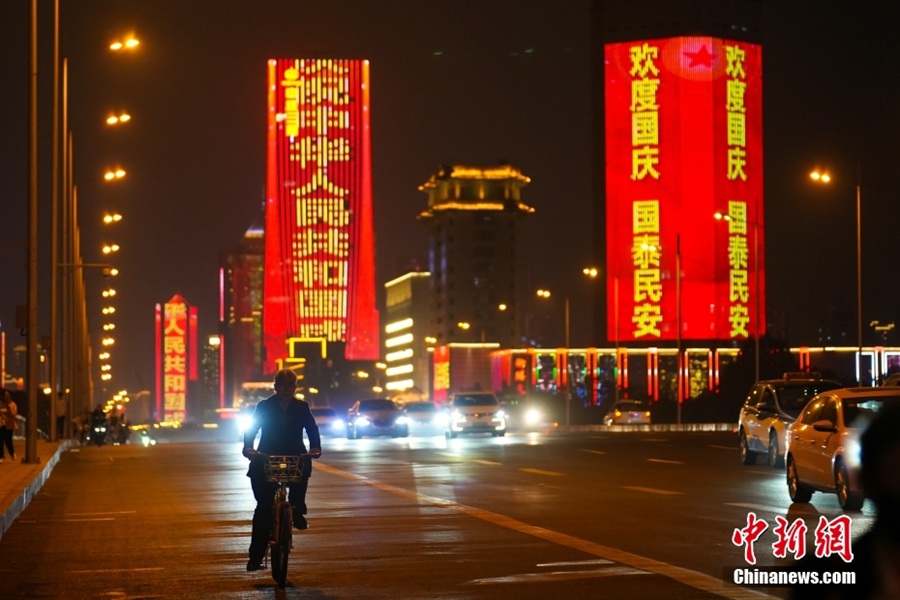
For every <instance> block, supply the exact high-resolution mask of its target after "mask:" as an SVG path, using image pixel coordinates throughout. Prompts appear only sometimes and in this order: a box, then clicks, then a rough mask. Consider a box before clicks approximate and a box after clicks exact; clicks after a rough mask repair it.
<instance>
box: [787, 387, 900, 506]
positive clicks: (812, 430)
mask: <svg viewBox="0 0 900 600" xmlns="http://www.w3.org/2000/svg"><path fill="white" fill-rule="evenodd" d="M887 406H900V389H897V388H896V387H893V388H883V387H879V388H872V387H856V388H844V389H837V390H831V391H827V392H823V393H821V394H819V395H817V396H816V397H815V398H813V399H812V400H811V401H810V402H809V403H808V404H807V405H806V408H804V409H803V412H801V413H800V416H799V418H798V419H797V420H796V421H794V422H793V423H792V424H791V425H790V427H788V436H787V453H786V455H785V462H786V464H787V486H788V494H789V495H790V497H791V501H793V502H801V503H806V502H809V501H810V499H811V498H812V495H813V493H814V492H816V491H823V492H828V493H834V494H837V497H838V503H840V505H841V508H844V509H845V510H855V509H859V508H861V507H862V505H863V501H864V500H865V494H864V493H863V490H862V489H861V487H860V485H859V478H858V469H859V437H860V436H861V435H862V433H863V431H864V430H865V428H866V426H867V425H868V424H869V423H870V422H871V421H872V419H873V418H874V417H875V415H876V414H878V413H879V412H880V411H882V410H884V409H885V408H886V407H887ZM897 434H898V435H900V432H897Z"/></svg>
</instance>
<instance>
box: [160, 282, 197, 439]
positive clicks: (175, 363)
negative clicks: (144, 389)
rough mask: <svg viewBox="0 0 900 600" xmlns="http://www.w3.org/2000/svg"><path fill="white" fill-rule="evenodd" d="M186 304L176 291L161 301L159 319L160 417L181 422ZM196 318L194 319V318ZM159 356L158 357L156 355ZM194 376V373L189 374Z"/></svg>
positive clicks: (185, 385) (184, 402) (185, 369)
mask: <svg viewBox="0 0 900 600" xmlns="http://www.w3.org/2000/svg"><path fill="white" fill-rule="evenodd" d="M189 314H190V311H189V308H188V305H187V303H186V302H185V301H184V298H182V297H181V296H180V295H179V294H175V295H174V296H172V298H171V299H170V300H169V301H168V302H166V303H165V304H164V305H163V322H162V400H163V411H162V414H163V421H166V422H170V423H183V422H184V420H185V416H186V415H187V391H188V377H189V375H190V374H192V372H193V373H194V374H195V373H196V370H195V369H196V366H193V367H192V368H193V369H194V371H192V372H191V371H189V362H190V361H189V354H188V350H189V348H190V344H191V343H192V342H191V341H189V333H190V332H191V331H190V329H189V327H190V325H189ZM194 321H196V319H194ZM157 360H159V358H157ZM193 379H196V375H195V376H194V377H193Z"/></svg>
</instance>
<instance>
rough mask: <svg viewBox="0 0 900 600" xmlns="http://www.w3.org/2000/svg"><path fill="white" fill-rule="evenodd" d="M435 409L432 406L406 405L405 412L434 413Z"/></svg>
mask: <svg viewBox="0 0 900 600" xmlns="http://www.w3.org/2000/svg"><path fill="white" fill-rule="evenodd" d="M436 410H437V407H436V406H435V405H434V404H407V405H406V411H407V412H435V411H436Z"/></svg>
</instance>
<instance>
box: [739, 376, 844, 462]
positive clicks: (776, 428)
mask: <svg viewBox="0 0 900 600" xmlns="http://www.w3.org/2000/svg"><path fill="white" fill-rule="evenodd" d="M840 387H841V384H840V383H838V382H837V381H831V380H829V379H822V378H821V377H820V376H818V375H816V374H810V373H796V374H792V373H785V375H784V377H783V378H782V379H768V380H765V381H757V382H756V383H755V384H753V387H752V388H750V392H749V393H748V394H747V399H746V400H745V401H744V405H743V406H742V407H741V414H740V417H739V418H738V444H739V445H740V449H741V462H742V463H744V464H745V465H752V464H753V463H755V462H756V458H757V456H758V455H760V454H764V455H766V460H767V461H768V463H769V465H771V466H773V467H781V466H783V465H784V449H785V447H786V445H787V444H786V437H785V436H786V435H787V428H788V425H790V424H791V423H793V422H794V421H795V420H796V419H797V417H798V416H799V415H800V411H802V410H803V409H804V407H806V405H807V403H808V402H809V401H810V400H811V399H812V397H813V396H815V395H816V394H818V393H820V392H826V391H829V390H834V389H838V388H840Z"/></svg>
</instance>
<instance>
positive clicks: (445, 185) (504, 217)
mask: <svg viewBox="0 0 900 600" xmlns="http://www.w3.org/2000/svg"><path fill="white" fill-rule="evenodd" d="M528 182H529V179H528V177H526V176H525V175H523V174H522V173H521V172H520V171H519V170H518V169H515V168H513V167H511V166H509V165H496V166H487V167H477V166H465V165H454V166H452V167H450V166H448V167H442V168H441V169H440V170H439V171H438V172H437V173H435V174H434V175H432V176H431V177H430V178H429V179H428V181H427V182H425V183H424V184H422V185H421V186H419V190H420V191H422V192H424V193H425V194H427V195H428V208H427V209H426V210H425V211H423V212H422V213H420V215H419V219H421V220H422V221H423V222H424V223H425V224H426V225H427V226H428V228H429V232H430V235H429V247H428V263H429V270H430V272H431V278H430V281H431V308H430V312H431V323H430V330H431V333H430V335H431V336H433V337H434V338H435V341H436V344H438V345H443V344H449V343H453V342H497V343H499V344H500V345H501V346H504V347H513V346H515V345H516V344H517V343H518V340H519V334H518V331H517V322H518V320H517V313H518V307H517V303H516V299H517V297H518V295H517V268H516V248H517V246H518V235H519V234H518V230H519V227H518V224H519V220H520V219H521V218H522V217H523V216H525V215H528V214H531V213H532V212H534V209H533V208H532V207H530V206H528V205H527V204H525V203H524V202H522V198H521V190H522V188H523V187H524V186H525V185H527V184H528Z"/></svg>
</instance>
